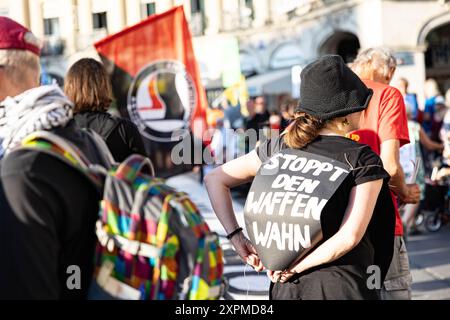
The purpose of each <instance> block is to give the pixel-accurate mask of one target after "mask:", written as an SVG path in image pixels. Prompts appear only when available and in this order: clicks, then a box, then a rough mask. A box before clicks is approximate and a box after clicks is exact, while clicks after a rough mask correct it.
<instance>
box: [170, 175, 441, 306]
mask: <svg viewBox="0 0 450 320" xmlns="http://www.w3.org/2000/svg"><path fill="white" fill-rule="evenodd" d="M168 182H169V184H171V185H173V186H174V187H176V188H177V189H178V190H180V191H185V192H187V193H188V194H189V195H190V196H191V199H192V200H193V201H194V203H196V204H197V206H198V207H199V209H200V211H201V212H202V214H203V216H204V217H205V219H206V221H207V222H208V224H209V226H210V228H211V229H212V230H214V231H216V232H217V233H218V234H219V236H220V240H221V244H222V248H223V249H224V255H225V270H224V273H225V276H226V277H227V279H228V281H229V290H228V294H227V295H226V296H225V299H240V300H245V299H268V292H267V289H268V287H269V280H268V278H267V276H266V275H265V273H260V274H258V273H256V272H255V271H254V270H253V269H251V268H250V267H245V266H244V264H243V263H242V262H241V261H240V259H238V257H237V256H236V254H235V253H234V251H233V249H232V248H231V246H230V243H229V242H228V240H227V239H226V238H225V233H224V230H223V228H222V226H221V225H220V223H219V222H218V220H217V219H216V217H215V215H214V213H213V211H212V208H211V205H210V203H209V200H208V195H207V193H206V190H205V189H204V187H203V186H202V185H201V184H200V183H199V182H198V177H197V175H194V174H186V175H180V176H176V177H173V178H170V179H169V181H168ZM233 206H234V210H235V212H236V215H237V217H238V220H239V223H240V225H244V221H243V213H242V209H243V199H237V200H235V201H234V202H233ZM407 248H408V252H409V257H410V266H411V272H412V276H413V286H412V289H413V299H417V300H430V299H439V300H441V299H450V226H446V227H444V228H443V229H441V230H440V231H439V232H437V233H428V232H426V231H424V233H423V234H422V235H419V236H414V237H410V238H409V239H408V242H407Z"/></svg>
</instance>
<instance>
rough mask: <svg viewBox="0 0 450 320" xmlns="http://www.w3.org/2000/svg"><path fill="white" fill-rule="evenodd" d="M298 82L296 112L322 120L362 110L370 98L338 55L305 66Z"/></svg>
mask: <svg viewBox="0 0 450 320" xmlns="http://www.w3.org/2000/svg"><path fill="white" fill-rule="evenodd" d="M300 78H301V84H300V104H299V106H298V107H297V109H296V111H297V112H305V113H308V114H310V115H312V116H314V117H316V118H318V119H322V120H329V119H333V118H337V117H343V116H346V115H348V114H350V113H354V112H359V111H362V110H364V109H365V108H367V106H368V105H369V101H370V98H371V97H372V94H373V91H372V89H369V88H367V87H366V85H365V84H364V83H363V82H362V81H361V79H359V77H358V76H357V75H356V74H355V73H354V72H353V71H352V70H350V68H349V67H347V66H346V64H345V62H344V60H342V58H341V57H340V56H338V55H325V56H323V57H321V58H319V59H317V60H316V61H314V62H312V63H310V64H308V65H307V66H306V67H305V68H304V69H303V71H302V73H301V74H300Z"/></svg>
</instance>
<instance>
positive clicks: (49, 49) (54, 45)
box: [41, 36, 66, 56]
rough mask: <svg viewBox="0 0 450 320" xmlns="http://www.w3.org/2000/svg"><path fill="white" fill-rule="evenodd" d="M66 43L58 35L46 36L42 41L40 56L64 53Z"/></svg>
mask: <svg viewBox="0 0 450 320" xmlns="http://www.w3.org/2000/svg"><path fill="white" fill-rule="evenodd" d="M65 48H66V43H65V41H64V39H61V38H60V37H59V36H47V37H45V38H44V40H43V43H42V50H41V55H42V56H59V55H63V54H64V50H65Z"/></svg>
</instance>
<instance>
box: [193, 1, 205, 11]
mask: <svg viewBox="0 0 450 320" xmlns="http://www.w3.org/2000/svg"><path fill="white" fill-rule="evenodd" d="M202 11H203V0H191V13H197V12H199V13H200V12H202Z"/></svg>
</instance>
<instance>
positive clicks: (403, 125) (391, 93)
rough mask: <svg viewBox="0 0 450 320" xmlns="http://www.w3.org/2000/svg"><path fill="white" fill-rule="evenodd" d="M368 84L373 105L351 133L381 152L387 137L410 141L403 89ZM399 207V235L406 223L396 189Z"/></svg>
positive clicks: (372, 83) (396, 220) (393, 199)
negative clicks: (402, 217)
mask: <svg viewBox="0 0 450 320" xmlns="http://www.w3.org/2000/svg"><path fill="white" fill-rule="evenodd" d="M364 83H365V84H366V86H367V87H368V88H371V89H372V90H373V96H372V98H371V99H370V103H369V106H368V107H367V109H365V110H364V111H363V112H362V114H361V120H360V129H359V130H357V131H354V132H351V133H350V134H349V137H350V138H351V139H353V140H355V141H357V142H359V143H364V144H367V145H368V146H370V147H371V148H372V150H373V151H375V152H376V153H377V154H378V155H380V149H381V148H380V147H381V144H382V143H383V142H384V141H387V140H391V139H395V140H399V141H400V146H403V145H405V144H408V143H409V134H408V119H407V117H406V109H405V103H404V101H403V97H402V95H401V93H400V92H399V91H398V90H397V89H395V88H393V87H391V86H388V85H385V84H382V83H378V82H374V81H370V80H364ZM391 194H392V201H393V202H394V207H395V235H396V236H402V235H403V224H402V220H401V218H400V214H399V212H398V208H397V199H396V196H395V195H394V193H392V192H391Z"/></svg>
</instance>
